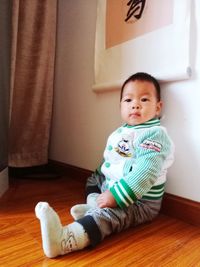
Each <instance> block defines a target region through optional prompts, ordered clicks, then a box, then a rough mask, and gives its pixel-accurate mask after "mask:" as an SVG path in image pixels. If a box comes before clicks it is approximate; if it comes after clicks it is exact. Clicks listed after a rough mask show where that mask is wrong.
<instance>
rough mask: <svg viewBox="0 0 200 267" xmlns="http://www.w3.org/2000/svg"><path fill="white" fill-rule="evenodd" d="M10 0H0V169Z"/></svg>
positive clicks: (5, 120) (5, 132)
mask: <svg viewBox="0 0 200 267" xmlns="http://www.w3.org/2000/svg"><path fill="white" fill-rule="evenodd" d="M10 39H11V1H9V0H1V1H0V171H2V170H3V169H4V168H5V167H7V162H8V140H7V139H8V138H7V137H8V121H9V88H10Z"/></svg>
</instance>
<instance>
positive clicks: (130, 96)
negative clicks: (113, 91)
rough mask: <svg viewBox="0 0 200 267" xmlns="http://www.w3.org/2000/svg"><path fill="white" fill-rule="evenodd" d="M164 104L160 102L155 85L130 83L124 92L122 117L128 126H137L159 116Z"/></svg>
mask: <svg viewBox="0 0 200 267" xmlns="http://www.w3.org/2000/svg"><path fill="white" fill-rule="evenodd" d="M161 108H162V102H161V101H158V99H157V94H156V89H155V87H154V85H153V83H151V82H148V81H139V80H135V81H130V82H128V83H127V84H126V85H125V87H124V91H123V95H122V100H121V117H122V119H123V120H124V122H126V123H127V124H128V125H137V124H141V123H144V122H146V121H148V120H150V119H153V118H155V117H157V116H159V114H160V111H161Z"/></svg>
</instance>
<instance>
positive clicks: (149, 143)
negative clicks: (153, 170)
mask: <svg viewBox="0 0 200 267" xmlns="http://www.w3.org/2000/svg"><path fill="white" fill-rule="evenodd" d="M140 146H141V147H143V148H146V149H151V150H154V151H156V152H160V151H161V148H162V145H161V144H160V143H158V142H156V141H153V140H148V139H147V140H145V141H144V142H143V143H142V144H140Z"/></svg>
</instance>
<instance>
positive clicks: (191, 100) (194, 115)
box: [50, 0, 200, 202]
mask: <svg viewBox="0 0 200 267" xmlns="http://www.w3.org/2000/svg"><path fill="white" fill-rule="evenodd" d="M193 5H194V6H193V8H194V14H193V27H192V30H191V39H192V42H191V59H192V65H193V77H192V79H190V80H187V81H180V82H173V83H166V84H163V85H162V95H163V100H164V102H165V106H164V114H165V118H164V119H163V124H164V125H165V126H166V127H167V128H168V131H169V133H170V135H171V137H172V139H173V140H174V143H175V146H176V161H175V163H174V165H173V166H172V167H171V169H170V170H169V175H168V182H167V187H166V191H167V192H168V193H171V194H175V195H178V196H182V197H185V198H188V199H192V200H196V201H199V202H200V193H199V188H200V142H198V141H199V140H198V136H199V132H200V120H199V117H198V114H199V113H200V89H199V88H200V76H199V73H200V59H199V58H200V57H199V56H200V55H199V54H200V50H199V49H200V48H198V47H200V46H199V45H200V36H199V31H200V17H199V14H200V2H199V1H198V0H194V1H193ZM95 22H96V0H76V1H74V0H68V1H65V0H60V1H59V21H58V46H57V62H56V76H55V97H54V99H55V102H54V112H53V125H52V137H51V148H50V159H53V160H57V161H61V162H64V163H67V164H71V165H74V166H78V167H82V168H85V169H90V170H93V169H95V167H96V166H97V165H98V163H99V161H100V160H101V158H102V153H103V149H104V146H105V141H106V139H107V136H108V134H109V133H110V132H111V131H112V130H113V129H115V128H116V127H117V126H119V124H120V123H121V120H120V116H119V92H112V93H108V92H107V93H101V94H95V93H94V92H92V90H91V87H92V84H93V77H94V73H93V66H94V39H95ZM169 56H170V55H169ZM105 68H106V66H105ZM108 71H109V70H108Z"/></svg>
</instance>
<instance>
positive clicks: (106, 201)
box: [97, 190, 117, 208]
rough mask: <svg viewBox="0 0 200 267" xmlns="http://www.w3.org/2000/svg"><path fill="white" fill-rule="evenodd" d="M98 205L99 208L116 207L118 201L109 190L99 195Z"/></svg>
mask: <svg viewBox="0 0 200 267" xmlns="http://www.w3.org/2000/svg"><path fill="white" fill-rule="evenodd" d="M97 205H98V207H99V208H116V207H117V202H116V200H115V199H114V197H113V195H112V193H111V192H110V191H109V190H107V191H105V192H103V193H101V194H100V195H99V196H98V197H97Z"/></svg>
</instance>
